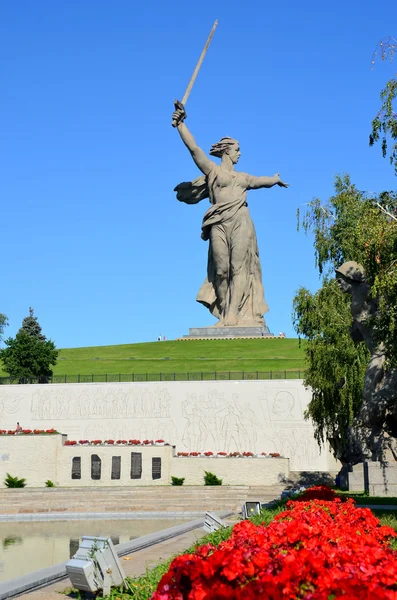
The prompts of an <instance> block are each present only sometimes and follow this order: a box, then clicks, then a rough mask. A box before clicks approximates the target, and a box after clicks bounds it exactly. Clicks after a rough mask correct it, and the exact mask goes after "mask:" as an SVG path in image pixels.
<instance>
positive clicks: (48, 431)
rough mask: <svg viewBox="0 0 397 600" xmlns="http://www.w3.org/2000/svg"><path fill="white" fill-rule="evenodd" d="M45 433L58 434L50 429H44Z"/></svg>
mask: <svg viewBox="0 0 397 600" xmlns="http://www.w3.org/2000/svg"><path fill="white" fill-rule="evenodd" d="M45 432H46V433H58V432H57V430H56V429H54V428H51V429H46V430H45Z"/></svg>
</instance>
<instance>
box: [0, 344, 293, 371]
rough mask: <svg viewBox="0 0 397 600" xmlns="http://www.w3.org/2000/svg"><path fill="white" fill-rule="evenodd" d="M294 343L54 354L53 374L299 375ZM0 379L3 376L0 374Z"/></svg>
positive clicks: (145, 347)
mask: <svg viewBox="0 0 397 600" xmlns="http://www.w3.org/2000/svg"><path fill="white" fill-rule="evenodd" d="M304 367H305V358H304V345H303V344H302V346H301V347H299V343H298V340H297V339H279V338H275V339H266V338H264V339H263V338H260V339H251V340H250V339H240V340H206V341H204V340H203V341H201V340H194V341H167V342H150V343H142V344H123V345H120V346H94V347H88V348H65V349H62V350H60V352H59V358H58V362H57V364H56V366H55V368H54V375H77V374H81V375H91V374H94V375H99V374H105V373H108V374H111V373H124V374H127V373H186V372H201V371H202V372H205V373H208V372H213V371H273V372H276V371H299V370H300V371H303V369H304ZM0 375H6V373H4V372H2V371H1V370H0Z"/></svg>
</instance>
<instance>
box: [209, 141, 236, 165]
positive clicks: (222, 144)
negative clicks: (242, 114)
mask: <svg viewBox="0 0 397 600" xmlns="http://www.w3.org/2000/svg"><path fill="white" fill-rule="evenodd" d="M210 154H211V156H217V157H218V158H222V156H224V155H225V154H227V155H228V156H229V158H230V160H231V161H232V163H233V164H234V165H235V164H237V163H238V159H239V158H240V155H241V152H240V144H239V143H238V141H237V140H235V139H234V138H231V137H224V138H222V139H221V140H220V141H219V142H217V143H216V144H213V145H212V146H211V150H210Z"/></svg>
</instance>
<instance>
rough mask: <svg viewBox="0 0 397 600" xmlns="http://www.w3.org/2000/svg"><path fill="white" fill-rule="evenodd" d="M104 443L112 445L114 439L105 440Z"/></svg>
mask: <svg viewBox="0 0 397 600" xmlns="http://www.w3.org/2000/svg"><path fill="white" fill-rule="evenodd" d="M105 444H110V445H111V446H112V445H113V444H114V440H105Z"/></svg>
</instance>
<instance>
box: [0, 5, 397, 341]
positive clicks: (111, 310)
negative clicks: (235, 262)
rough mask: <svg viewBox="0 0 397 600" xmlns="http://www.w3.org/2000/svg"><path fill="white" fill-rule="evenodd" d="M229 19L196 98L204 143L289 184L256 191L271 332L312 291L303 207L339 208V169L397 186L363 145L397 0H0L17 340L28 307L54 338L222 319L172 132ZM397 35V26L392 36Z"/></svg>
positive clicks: (194, 119)
mask: <svg viewBox="0 0 397 600" xmlns="http://www.w3.org/2000/svg"><path fill="white" fill-rule="evenodd" d="M215 18H218V19H219V26H218V29H217V31H216V33H215V36H214V39H213V42H212V44H211V47H210V49H209V52H208V54H207V57H206V60H205V62H204V64H203V67H202V70H201V71H200V73H199V76H198V78H197V81H196V84H195V87H194V88H193V91H192V94H191V97H190V98H189V101H188V104H187V107H186V108H187V113H188V119H187V122H186V123H187V125H188V127H189V128H190V129H191V131H192V133H193V134H194V135H195V137H196V139H197V141H198V143H199V145H200V146H202V148H203V149H205V150H208V149H209V148H210V146H211V144H212V143H214V142H215V141H217V140H218V139H219V138H220V137H222V136H226V135H229V136H232V137H235V138H237V139H238V140H239V141H240V146H241V151H242V157H241V159H240V162H239V165H238V169H239V170H242V171H246V172H249V173H251V174H254V175H273V174H274V173H275V172H280V173H281V176H282V178H283V179H284V180H285V181H287V182H289V183H290V184H291V187H290V188H289V189H288V190H284V189H281V188H278V187H277V188H273V189H271V190H266V189H265V190H257V191H251V192H250V193H249V197H248V202H249V207H250V211H251V215H252V217H253V219H254V222H255V226H256V230H257V236H258V242H259V250H260V255H261V262H262V269H263V281H264V286H265V295H266V300H267V302H268V304H269V307H270V312H269V313H268V314H267V316H266V320H267V323H268V325H269V327H270V329H271V331H273V332H275V333H278V332H279V331H280V330H281V331H285V332H286V333H287V335H294V332H293V328H292V324H291V307H292V298H293V296H294V293H295V291H296V290H297V289H298V288H299V287H300V286H305V287H308V288H309V289H310V290H312V291H315V290H316V289H317V288H318V287H319V285H320V281H319V278H318V275H317V272H316V271H315V268H314V258H313V246H312V239H311V238H310V237H305V235H304V234H303V233H302V232H301V233H298V232H297V231H296V210H297V208H298V207H299V206H302V205H303V204H305V203H307V202H309V201H310V200H311V199H312V198H313V197H317V196H318V197H320V198H322V199H324V200H326V199H327V198H328V197H329V196H330V195H331V194H332V191H333V179H334V175H335V174H336V173H343V172H347V173H350V175H351V177H352V180H353V181H354V182H355V183H356V185H357V186H358V187H359V189H363V190H364V189H365V190H371V191H381V190H383V189H393V188H394V187H395V183H396V180H395V176H394V174H393V171H392V169H391V167H390V166H389V163H388V161H387V160H384V159H382V157H381V152H380V148H378V147H376V148H371V149H370V148H369V147H368V134H369V131H370V123H371V119H372V118H373V116H374V115H375V114H376V112H377V109H378V107H379V92H380V90H381V88H382V86H383V84H384V83H385V82H386V80H387V79H389V78H391V77H392V76H394V74H395V71H396V69H397V63H396V62H395V63H394V64H390V63H382V62H381V61H379V62H377V63H376V65H375V69H374V70H371V57H372V53H373V51H374V49H375V47H376V44H377V42H378V41H379V40H380V39H381V38H383V37H385V36H388V35H393V34H394V35H395V36H396V35H397V29H396V25H395V24H396V23H397V4H393V3H388V4H387V5H385V7H383V8H377V5H376V3H374V2H373V0H372V1H368V0H360V1H358V0H348V1H347V0H333V1H332V2H318V1H317V2H314V1H313V0H306V1H304V2H299V3H298V2H293V1H285V0H281V1H279V2H277V3H265V2H259V1H251V2H248V3H247V2H245V3H243V2H237V1H235V0H231V1H230V0H229V1H228V2H226V1H223V0H221V1H218V2H214V1H213V0H212V1H209V0H204V1H201V2H200V3H196V2H185V3H183V4H178V3H176V4H175V3H171V2H168V1H162V2H160V1H159V0H157V1H154V0H146V2H142V3H137V2H132V1H131V0H118V1H117V2H112V3H111V2H105V1H104V0H85V1H84V2H81V1H80V0H79V1H78V0H68V1H66V0H60V1H59V2H53V1H52V0H51V1H50V0H40V1H39V2H31V1H30V0H20V1H19V2H15V1H14V0H3V1H2V2H1V6H0V77H1V80H2V81H1V89H2V92H1V95H0V124H1V131H2V135H1V141H0V164H1V166H2V168H1V172H2V174H1V178H0V198H1V212H0V219H1V224H2V226H1V247H2V259H3V260H2V265H1V282H0V312H3V313H6V314H7V315H8V317H9V321H10V326H9V327H8V329H7V330H6V333H7V334H8V335H14V334H15V332H16V331H17V329H18V328H19V326H20V324H21V322H22V319H23V317H25V316H26V315H27V314H28V308H29V306H33V307H34V309H35V313H36V315H37V316H38V318H39V321H40V323H41V325H42V327H43V330H44V332H45V334H46V335H47V336H48V337H51V338H52V339H53V340H54V341H55V342H56V344H57V346H58V347H75V346H90V345H107V344H121V343H130V342H140V341H152V340H155V339H156V338H157V336H158V334H162V335H165V336H166V337H167V339H172V338H175V337H178V336H182V335H183V334H186V333H188V329H189V327H199V326H207V325H210V324H212V323H214V319H213V317H212V316H211V315H210V314H209V313H208V311H207V310H206V309H205V308H204V307H202V306H201V305H199V304H197V303H196V302H195V297H196V294H197V291H198V289H199V288H200V286H201V284H202V282H203V280H204V278H205V274H206V256H207V243H205V242H203V241H202V240H201V239H200V228H201V220H202V216H203V214H204V212H205V210H206V209H207V208H208V205H207V203H206V201H204V202H202V203H200V204H198V205H195V206H188V205H184V204H181V203H179V202H177V201H176V199H175V194H174V192H173V188H174V186H175V185H176V184H177V183H179V182H180V181H184V180H187V179H189V178H194V177H195V176H197V175H198V172H197V169H196V167H195V166H194V164H193V163H192V160H191V158H190V155H189V154H188V152H187V150H186V148H185V147H184V146H183V144H182V142H181V140H180V138H179V136H178V134H177V132H176V131H175V130H174V129H173V128H172V127H171V125H170V122H171V113H172V109H173V100H174V98H176V97H179V98H181V97H182V95H183V92H184V89H185V87H186V85H187V83H188V80H189V78H190V75H191V72H192V70H193V68H194V65H195V63H196V61H197V59H198V56H199V54H200V52H201V49H202V46H203V44H204V42H205V39H206V37H207V35H208V33H209V30H210V29H211V26H212V23H213V22H214V20H215ZM393 27H394V29H393Z"/></svg>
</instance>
